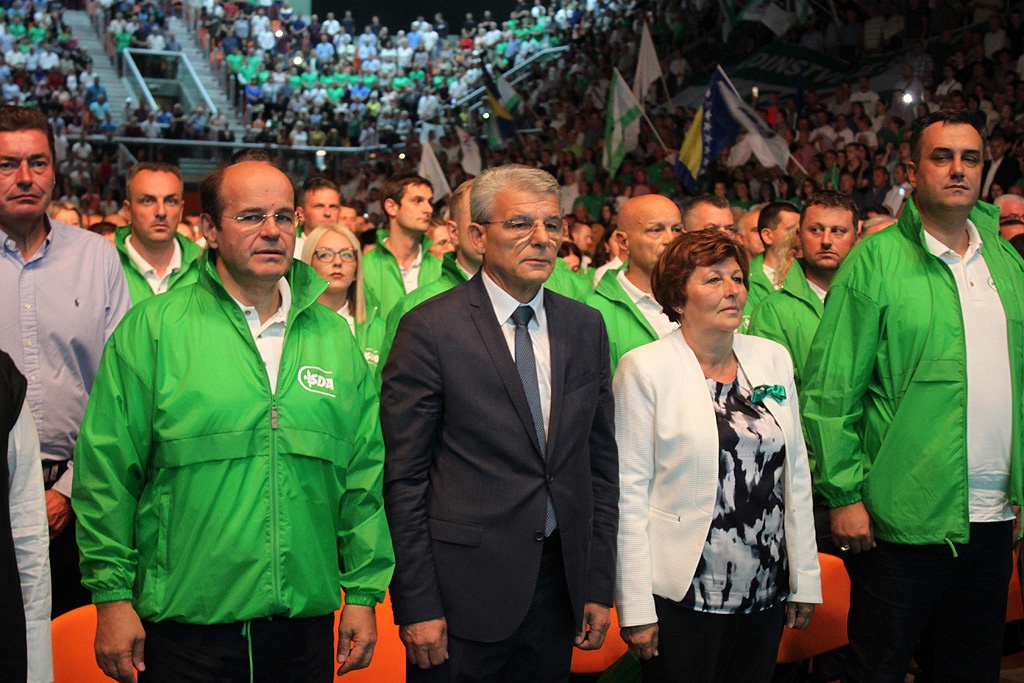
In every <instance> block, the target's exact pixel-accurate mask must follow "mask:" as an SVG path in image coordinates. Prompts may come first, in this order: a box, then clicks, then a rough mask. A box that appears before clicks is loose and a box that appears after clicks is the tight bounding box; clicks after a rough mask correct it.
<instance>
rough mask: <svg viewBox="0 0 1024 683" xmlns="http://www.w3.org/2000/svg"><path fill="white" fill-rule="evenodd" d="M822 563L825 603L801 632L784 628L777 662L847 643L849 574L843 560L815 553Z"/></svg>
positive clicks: (790, 661) (801, 658) (818, 607)
mask: <svg viewBox="0 0 1024 683" xmlns="http://www.w3.org/2000/svg"><path fill="white" fill-rule="evenodd" d="M818 562H819V563H820V564H821V593H822V597H823V598H824V602H823V603H822V604H820V605H818V606H817V608H816V609H815V610H814V616H813V617H812V618H811V625H810V626H808V627H807V628H806V629H804V630H803V631H797V630H794V629H791V628H787V629H784V630H783V633H782V642H781V643H779V655H778V658H777V660H776V661H778V662H779V663H780V664H790V663H793V662H801V661H803V660H805V659H810V658H811V657H813V656H815V655H820V654H822V653H823V652H828V651H829V650H835V649H836V648H838V647H842V646H843V645H846V644H847V643H848V642H849V637H848V636H847V633H846V617H847V614H848V613H849V611H850V577H849V576H848V575H847V574H846V567H845V566H844V565H843V561H842V560H840V559H839V558H838V557H835V556H834V555H826V554H824V553H818Z"/></svg>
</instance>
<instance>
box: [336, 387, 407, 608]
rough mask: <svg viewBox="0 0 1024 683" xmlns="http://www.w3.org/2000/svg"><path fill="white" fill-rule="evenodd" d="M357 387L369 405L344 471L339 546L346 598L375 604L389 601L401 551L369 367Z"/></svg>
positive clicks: (361, 420) (357, 430)
mask: <svg viewBox="0 0 1024 683" xmlns="http://www.w3.org/2000/svg"><path fill="white" fill-rule="evenodd" d="M357 389H358V391H359V392H360V395H361V397H362V404H363V406H364V407H363V410H362V412H361V417H360V422H359V424H358V425H356V426H355V431H354V438H353V444H352V445H353V450H352V459H351V461H350V462H349V463H348V467H347V468H346V469H345V473H344V476H345V495H344V497H343V498H342V501H341V506H340V509H339V514H340V515H341V523H340V524H339V526H338V528H339V529H340V530H341V531H340V532H339V533H338V549H339V552H340V555H341V568H342V574H341V586H342V588H343V589H344V591H345V602H346V603H347V604H352V605H369V606H372V605H374V604H376V603H378V602H381V601H382V600H383V599H384V592H385V591H386V590H387V587H388V584H389V583H391V574H392V572H393V571H394V569H395V553H394V550H393V549H392V547H391V533H390V531H389V530H388V521H387V517H386V516H385V514H384V498H383V492H382V486H383V476H384V440H383V438H382V437H381V432H380V420H379V418H378V415H379V414H380V409H379V399H378V398H377V390H376V383H375V381H374V379H373V376H372V375H371V373H370V372H369V370H367V371H366V372H365V373H362V376H361V377H360V379H359V381H358V383H357Z"/></svg>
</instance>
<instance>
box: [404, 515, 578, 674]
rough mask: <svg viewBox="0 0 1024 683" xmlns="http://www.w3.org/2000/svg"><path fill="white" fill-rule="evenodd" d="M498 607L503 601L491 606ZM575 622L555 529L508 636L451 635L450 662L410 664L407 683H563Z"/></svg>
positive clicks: (569, 661) (566, 672)
mask: <svg viewBox="0 0 1024 683" xmlns="http://www.w3.org/2000/svg"><path fill="white" fill-rule="evenodd" d="M486 607H487V608H488V609H495V610H499V609H502V605H500V604H496V605H488V606H486ZM575 635H576V622H575V619H574V618H573V614H572V607H571V605H570V603H569V588H568V585H567V584H566V582H565V566H564V564H563V563H562V544H561V542H560V540H559V534H558V531H557V530H556V531H555V533H553V534H552V535H551V537H550V538H548V539H547V540H546V541H545V542H544V552H543V555H542V556H541V562H540V572H539V574H538V576H537V587H536V589H535V590H534V593H533V600H532V601H531V602H530V608H529V610H528V611H527V613H526V618H525V619H524V620H523V623H522V624H520V625H519V628H517V629H516V630H515V632H514V633H513V634H512V635H511V636H510V637H509V638H506V639H505V640H502V641H499V642H496V643H481V642H478V641H474V640H464V639H462V638H455V637H453V636H451V635H450V634H449V636H448V656H449V658H448V661H447V662H445V663H444V664H442V665H441V666H436V667H432V668H430V669H419V668H417V667H416V666H415V665H414V664H407V665H406V681H407V682H408V683H474V682H479V683H542V682H546V683H556V682H558V683H563V682H564V681H567V680H569V667H570V665H571V663H572V642H573V638H574V637H575Z"/></svg>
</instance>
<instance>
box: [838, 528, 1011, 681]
mask: <svg viewBox="0 0 1024 683" xmlns="http://www.w3.org/2000/svg"><path fill="white" fill-rule="evenodd" d="M844 559H845V562H846V569H847V571H848V572H849V574H850V583H851V589H850V616H849V633H850V655H849V658H848V659H847V664H846V670H845V672H844V674H843V678H842V680H843V683H869V682H871V683H902V681H903V679H904V676H905V675H906V673H907V668H908V666H909V664H910V659H911V657H913V656H914V655H915V653H916V655H917V660H918V664H919V666H920V668H921V676H920V677H919V679H918V680H920V681H929V682H931V681H950V682H952V681H958V682H960V681H963V682H966V681H971V682H977V683H983V682H984V683H998V681H999V666H1000V655H1001V652H1002V644H1003V623H1004V621H1005V616H1006V596H1007V590H1008V586H1009V582H1010V576H1011V574H1012V571H1013V523H1012V522H992V523H980V524H971V528H970V541H969V542H968V543H966V544H957V545H956V556H954V553H953V548H951V547H950V546H948V545H946V544H937V545H906V544H901V543H887V542H885V541H878V547H877V548H875V549H873V550H870V551H868V552H866V553H860V554H858V555H850V556H849V557H845V558H844ZM918 641H920V647H918Z"/></svg>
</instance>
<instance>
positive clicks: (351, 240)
mask: <svg viewBox="0 0 1024 683" xmlns="http://www.w3.org/2000/svg"><path fill="white" fill-rule="evenodd" d="M300 258H301V259H302V261H303V262H304V263H307V264H309V265H310V266H312V267H313V270H315V271H316V272H317V275H319V276H320V277H322V278H323V279H325V280H327V290H326V291H325V292H324V293H323V294H321V295H320V298H319V299H317V301H318V302H320V303H322V304H323V305H324V306H327V307H328V308H330V309H331V310H333V311H337V312H338V315H340V316H341V317H343V318H345V320H347V321H348V326H349V329H351V330H352V334H353V335H355V338H356V343H357V344H359V348H360V349H362V351H363V356H364V357H365V358H366V363H367V364H368V365H369V366H370V369H371V370H373V371H376V369H377V361H378V360H379V358H380V345H381V340H383V338H384V327H385V326H384V321H383V320H382V319H380V318H379V317H378V316H377V315H376V309H373V310H369V311H368V310H367V308H366V298H365V295H364V292H363V267H362V258H363V257H362V250H361V247H360V244H359V238H358V237H356V236H355V235H354V234H353V233H352V231H350V230H349V229H348V228H345V227H342V226H341V225H339V224H337V223H328V224H327V225H321V226H320V227H318V228H316V229H315V230H313V231H312V232H311V233H309V235H307V236H306V242H305V244H304V245H303V246H302V253H301V254H300Z"/></svg>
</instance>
